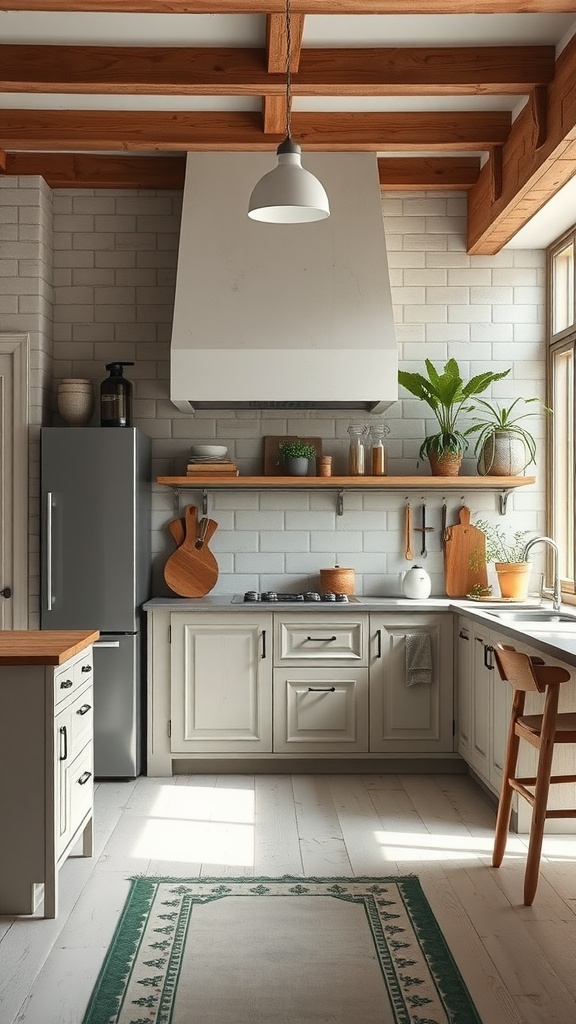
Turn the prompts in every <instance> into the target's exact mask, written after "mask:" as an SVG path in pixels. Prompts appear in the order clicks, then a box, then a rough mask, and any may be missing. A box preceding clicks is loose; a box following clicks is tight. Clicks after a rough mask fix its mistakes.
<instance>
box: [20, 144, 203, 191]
mask: <svg viewBox="0 0 576 1024" xmlns="http://www.w3.org/2000/svg"><path fill="white" fill-rule="evenodd" d="M6 173H7V174H10V175H17V174H26V175H39V176H40V177H42V178H44V179H45V181H46V182H47V184H48V185H50V187H51V188H126V189H134V188H155V189H180V188H184V178H185V174H186V158H185V157H184V156H172V157H155V156H137V157H131V156H113V155H112V156H110V155H109V154H106V153H99V154H98V155H97V156H96V155H93V154H84V153H9V154H8V157H7V161H6Z"/></svg>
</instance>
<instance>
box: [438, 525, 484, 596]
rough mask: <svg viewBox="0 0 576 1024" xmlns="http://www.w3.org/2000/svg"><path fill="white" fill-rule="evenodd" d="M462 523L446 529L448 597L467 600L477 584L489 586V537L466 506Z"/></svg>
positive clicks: (445, 550)
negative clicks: (487, 557) (487, 566)
mask: <svg viewBox="0 0 576 1024" xmlns="http://www.w3.org/2000/svg"><path fill="white" fill-rule="evenodd" d="M458 515H459V519H460V522H459V523H458V524H456V525H455V526H449V527H448V528H447V530H446V546H445V548H444V572H445V577H446V593H447V595H448V597H466V595H467V594H469V593H470V590H471V588H472V587H473V586H474V585H475V584H479V585H480V586H482V587H485V586H486V585H487V582H488V577H487V572H486V536H485V534H484V533H483V532H482V530H479V529H478V527H477V526H472V525H471V523H470V509H469V508H467V507H466V505H463V506H462V508H461V509H460V511H459V513H458Z"/></svg>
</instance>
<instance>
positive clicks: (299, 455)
mask: <svg viewBox="0 0 576 1024" xmlns="http://www.w3.org/2000/svg"><path fill="white" fill-rule="evenodd" d="M278 454H279V456H280V460H281V462H284V461H285V460H286V459H315V458H316V449H315V448H314V445H312V444H306V442H305V441H282V443H281V444H279V445H278Z"/></svg>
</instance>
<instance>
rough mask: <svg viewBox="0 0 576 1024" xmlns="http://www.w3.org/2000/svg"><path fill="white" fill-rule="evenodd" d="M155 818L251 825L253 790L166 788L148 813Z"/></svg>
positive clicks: (159, 794) (154, 801) (158, 795)
mask: <svg viewBox="0 0 576 1024" xmlns="http://www.w3.org/2000/svg"><path fill="white" fill-rule="evenodd" d="M148 813H149V815H150V817H153V818H182V819H184V820H186V821H222V822H238V823H245V824H247V825H252V824H253V823H254V790H252V789H225V788H222V789H219V788H214V787H213V786H212V787H211V788H209V789H207V788H205V787H203V786H163V787H162V788H161V790H160V792H159V793H158V794H157V796H155V798H154V800H153V801H152V804H151V806H150V810H149V812H148Z"/></svg>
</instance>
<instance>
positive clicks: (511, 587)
mask: <svg viewBox="0 0 576 1024" xmlns="http://www.w3.org/2000/svg"><path fill="white" fill-rule="evenodd" d="M475 526H477V527H478V529H479V530H482V532H483V533H484V534H485V535H486V561H487V562H493V563H494V569H495V570H496V575H497V577H498V585H499V587H500V594H501V596H502V597H508V598H513V599H514V600H515V601H525V600H526V598H527V597H528V583H529V580H530V571H531V569H532V563H531V562H527V561H526V559H525V557H524V552H525V550H526V543H527V540H526V538H527V534H528V533H529V532H530V531H529V530H516V531H515V533H513V534H511V535H510V536H507V535H506V533H505V532H504V530H503V528H502V526H501V525H500V524H499V523H489V522H488V521H487V520H485V519H478V520H477V521H476V523H475Z"/></svg>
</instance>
